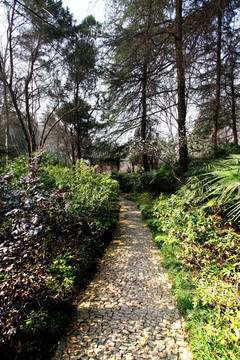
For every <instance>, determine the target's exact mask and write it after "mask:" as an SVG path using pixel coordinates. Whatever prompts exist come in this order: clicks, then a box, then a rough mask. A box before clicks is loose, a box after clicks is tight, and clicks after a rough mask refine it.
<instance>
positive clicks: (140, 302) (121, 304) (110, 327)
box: [54, 200, 192, 360]
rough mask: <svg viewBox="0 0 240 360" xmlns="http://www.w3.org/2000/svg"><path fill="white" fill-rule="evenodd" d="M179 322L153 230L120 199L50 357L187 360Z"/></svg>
mask: <svg viewBox="0 0 240 360" xmlns="http://www.w3.org/2000/svg"><path fill="white" fill-rule="evenodd" d="M183 324H184V321H183V319H182V318H181V317H180V315H179V313H178V310H177V308H176V302H175V300H174V298H173V296H172V294H171V283H170V281H169V280H168V277H167V273H166V270H165V269H164V268H163V266H162V264H161V257H160V253H159V249H158V248H157V246H156V245H155V243H154V242H153V240H152V234H151V232H150V230H149V229H148V227H147V226H146V224H145V223H144V222H143V221H142V219H141V215H140V213H139V211H138V210H137V208H136V205H135V204H133V203H131V202H129V201H126V200H123V201H122V207H121V214H120V222H119V224H118V227H117V230H116V233H115V237H114V240H113V242H112V243H111V245H110V247H109V249H108V251H107V253H106V254H105V256H104V258H103V259H102V261H101V266H100V269H99V272H98V273H97V274H96V276H95V278H94V279H93V281H92V282H91V284H90V285H89V287H88V288H87V290H86V292H85V294H84V297H83V298H82V299H81V300H80V303H79V305H78V311H77V314H76V316H75V318H74V319H73V323H72V325H71V326H70V327H69V329H68V332H67V336H66V338H65V339H63V340H62V342H61V344H60V346H59V348H58V350H57V352H56V354H55V357H54V360H57V359H72V360H75V359H102V360H105V359H106V360H107V359H111V360H114V359H126V360H130V359H136V360H137V359H149V360H150V359H153V360H154V359H169V360H170V359H176V360H177V359H182V360H189V359H192V356H191V353H190V351H189V349H188V345H187V343H186V341H185V334H184V330H183Z"/></svg>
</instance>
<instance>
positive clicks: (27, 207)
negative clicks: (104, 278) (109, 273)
mask: <svg viewBox="0 0 240 360" xmlns="http://www.w3.org/2000/svg"><path fill="white" fill-rule="evenodd" d="M25 167H26V168H27V167H28V166H26V162H25V161H22V160H18V161H17V163H16V164H12V165H11V169H13V170H14V171H15V172H14V171H13V170H12V173H11V175H10V173H9V172H8V173H6V175H5V176H4V177H2V178H1V179H0V190H1V192H0V219H4V221H3V222H1V224H0V243H1V244H2V246H1V249H0V260H1V261H0V264H1V266H0V267H1V269H0V270H1V271H0V273H1V274H4V276H2V277H1V282H2V286H3V287H2V289H3V293H2V294H1V299H2V312H1V323H2V326H1V328H0V332H1V341H0V347H1V354H2V356H3V358H4V357H6V358H9V359H12V358H15V357H16V353H15V350H16V348H17V347H16V342H17V341H18V342H23V343H24V344H23V345H22V352H21V355H19V359H20V358H21V356H22V358H29V359H45V358H46V353H44V352H43V353H42V354H41V345H40V342H39V341H40V338H41V339H42V335H41V334H43V333H44V331H45V330H46V323H48V324H51V325H50V327H49V330H46V333H47V334H48V335H49V337H48V340H49V342H51V341H55V340H56V336H59V331H60V329H62V322H61V321H60V320H59V319H60V315H59V314H60V313H61V314H62V304H63V302H66V301H68V303H69V301H71V299H72V296H73V294H74V292H75V291H76V290H77V288H79V287H81V286H84V285H85V284H86V282H87V281H88V279H89V276H90V274H91V271H92V270H93V268H94V266H95V264H96V260H97V258H98V257H99V256H100V255H101V253H102V252H103V249H104V247H105V246H106V241H107V239H108V232H109V231H110V229H111V228H112V226H113V225H114V224H115V223H116V222H117V220H118V210H119V201H118V193H119V185H118V183H117V182H116V181H115V180H113V179H111V178H110V177H109V175H107V174H96V173H95V168H93V167H86V166H84V164H83V163H82V162H78V163H77V164H76V166H75V167H74V168H71V169H70V168H63V167H61V166H59V165H55V166H53V165H49V164H48V165H46V164H43V165H42V166H41V167H39V166H36V167H31V171H29V173H27V175H26V176H23V175H24V173H25V171H26V170H25ZM9 176H11V181H9ZM6 248H8V250H9V251H8V253H7V255H6V253H5V252H4V249H6ZM22 289H24V291H22ZM58 309H59V310H58ZM13 310H14V311H13ZM62 315H63V314H62ZM62 317H63V319H64V318H65V317H64V316H62ZM55 318H56V321H55ZM65 320H66V319H65ZM65 320H64V321H65ZM50 332H51V334H50ZM36 334H38V335H39V336H36ZM41 341H43V339H42V340H41ZM50 345H51V346H52V345H53V344H50ZM44 346H45V345H44ZM48 346H49V343H48ZM45 348H46V347H45ZM7 354H8V355H7ZM30 354H31V355H30ZM5 355H6V356H5Z"/></svg>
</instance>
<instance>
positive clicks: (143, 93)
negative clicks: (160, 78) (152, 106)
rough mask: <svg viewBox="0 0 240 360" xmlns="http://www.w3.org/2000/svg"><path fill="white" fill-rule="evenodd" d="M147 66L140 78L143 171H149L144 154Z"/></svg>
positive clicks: (146, 157)
mask: <svg viewBox="0 0 240 360" xmlns="http://www.w3.org/2000/svg"><path fill="white" fill-rule="evenodd" d="M146 91H147V65H146V64H145V65H144V66H143V78H142V119H141V141H142V146H143V153H142V161H143V167H144V171H150V167H149V162H148V156H147V153H146V132H147V93H146Z"/></svg>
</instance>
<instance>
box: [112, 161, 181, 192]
mask: <svg viewBox="0 0 240 360" xmlns="http://www.w3.org/2000/svg"><path fill="white" fill-rule="evenodd" d="M112 178H113V179H115V180H117V181H118V182H119V184H120V189H121V191H122V192H125V193H131V192H138V193H142V192H146V191H148V192H151V193H154V194H160V193H166V194H171V193H173V192H174V191H175V190H176V188H177V186H178V183H179V181H178V167H177V166H174V167H171V166H170V165H168V164H162V165H161V167H160V168H159V169H158V170H151V171H148V172H145V173H143V174H142V175H140V174H137V173H127V172H113V173H112Z"/></svg>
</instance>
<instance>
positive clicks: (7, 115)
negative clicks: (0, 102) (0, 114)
mask: <svg viewBox="0 0 240 360" xmlns="http://www.w3.org/2000/svg"><path fill="white" fill-rule="evenodd" d="M3 86H4V105H5V106H4V108H5V121H6V130H5V151H6V165H8V160H9V123H10V121H9V120H10V119H9V108H8V98H7V86H6V84H5V83H4V84H3Z"/></svg>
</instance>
